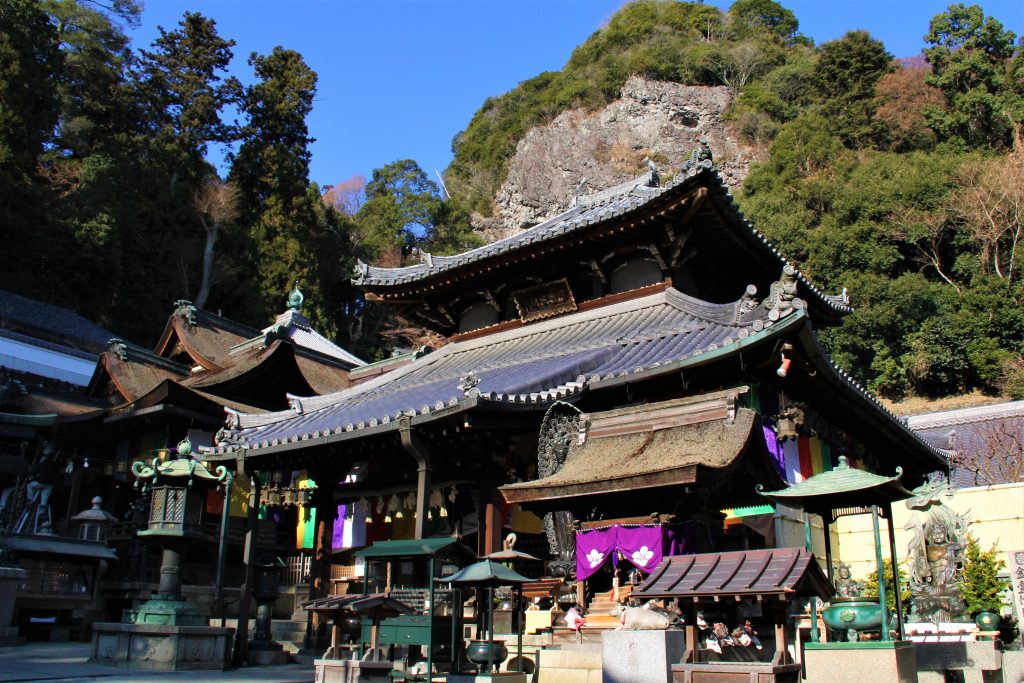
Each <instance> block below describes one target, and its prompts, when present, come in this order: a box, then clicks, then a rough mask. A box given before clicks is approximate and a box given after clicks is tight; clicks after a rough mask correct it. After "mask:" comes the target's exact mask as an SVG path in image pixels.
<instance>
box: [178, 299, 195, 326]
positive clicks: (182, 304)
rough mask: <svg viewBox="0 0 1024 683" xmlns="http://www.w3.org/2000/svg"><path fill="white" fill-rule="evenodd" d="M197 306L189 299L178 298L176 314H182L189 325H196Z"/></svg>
mask: <svg viewBox="0 0 1024 683" xmlns="http://www.w3.org/2000/svg"><path fill="white" fill-rule="evenodd" d="M197 310H198V309H197V308H196V306H195V304H193V303H192V302H191V301H189V300H188V299H178V300H177V301H175V302H174V315H180V316H181V317H182V318H184V319H185V321H186V322H187V323H188V325H189V327H195V326H196V324H197V323H196V311H197Z"/></svg>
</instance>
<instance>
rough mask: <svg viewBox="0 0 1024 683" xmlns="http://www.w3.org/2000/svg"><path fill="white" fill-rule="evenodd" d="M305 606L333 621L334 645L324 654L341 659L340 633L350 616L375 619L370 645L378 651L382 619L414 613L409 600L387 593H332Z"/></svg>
mask: <svg viewBox="0 0 1024 683" xmlns="http://www.w3.org/2000/svg"><path fill="white" fill-rule="evenodd" d="M302 607H303V608H305V609H306V611H308V612H313V613H314V614H317V615H320V616H322V617H324V618H330V619H331V620H332V623H333V626H332V628H331V647H330V649H328V650H327V652H325V653H324V656H323V658H324V659H341V657H340V652H341V650H340V648H339V647H338V646H339V645H340V644H341V643H340V640H341V638H340V636H341V633H342V631H343V630H344V627H343V624H342V622H343V620H344V619H345V618H346V617H362V616H368V617H370V619H371V621H372V626H371V629H370V633H371V637H370V647H371V651H373V652H376V650H377V639H378V630H379V628H380V620H381V619H382V618H384V617H393V616H398V615H399V614H409V613H410V612H412V609H410V608H409V607H408V606H407V605H406V604H405V603H402V602H399V601H398V600H395V599H394V598H391V597H389V596H388V595H387V594H386V593H373V594H370V595H365V594H363V593H355V594H349V595H330V596H328V597H326V598H318V599H316V600H309V601H307V602H304V603H302Z"/></svg>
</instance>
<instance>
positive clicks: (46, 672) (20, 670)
mask: <svg viewBox="0 0 1024 683" xmlns="http://www.w3.org/2000/svg"><path fill="white" fill-rule="evenodd" d="M88 659H89V644H88V643H29V644H27V645H21V646H17V647H0V683H14V681H108V682H109V683H177V682H178V681H180V682H181V683H219V682H220V681H254V682H256V683H310V682H311V681H312V680H313V667H312V665H303V664H286V665H284V666H263V667H246V668H242V669H236V670H234V671H224V672H219V671H182V672H178V673H151V672H148V671H134V670H132V669H119V668H115V667H111V666H100V665H98V664H89V663H88Z"/></svg>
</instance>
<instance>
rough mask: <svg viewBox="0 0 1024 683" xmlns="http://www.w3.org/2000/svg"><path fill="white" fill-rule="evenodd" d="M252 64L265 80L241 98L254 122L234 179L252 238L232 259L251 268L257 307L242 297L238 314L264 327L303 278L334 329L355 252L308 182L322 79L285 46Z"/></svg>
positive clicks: (310, 303) (313, 304)
mask: <svg viewBox="0 0 1024 683" xmlns="http://www.w3.org/2000/svg"><path fill="white" fill-rule="evenodd" d="M249 64H250V65H251V66H252V67H253V69H254V71H255V74H256V78H257V79H258V80H257V81H256V82H255V83H254V84H253V85H251V86H249V87H248V88H247V89H246V91H245V94H244V97H243V99H242V109H243V113H244V114H245V115H246V116H247V117H248V121H247V123H246V124H245V125H244V126H243V128H242V145H241V147H240V148H239V150H238V154H237V155H235V156H234V157H233V158H232V164H231V173H230V175H229V180H230V181H231V182H232V183H233V184H234V185H236V186H237V187H238V191H239V195H240V211H239V213H240V216H239V223H240V224H241V226H243V227H244V228H245V229H246V230H247V235H248V244H247V245H246V248H244V249H243V248H239V246H240V245H239V246H236V247H235V250H234V254H233V256H234V258H235V259H236V266H237V267H238V268H246V267H248V271H247V273H248V278H249V280H248V282H247V283H246V284H244V285H241V287H240V289H241V293H243V294H244V297H245V299H246V300H248V301H250V302H252V305H250V306H244V301H243V300H236V301H235V302H233V303H234V304H235V305H236V306H242V307H241V308H240V309H238V308H236V309H235V310H238V313H239V317H242V318H245V319H247V320H249V321H250V322H252V323H254V324H264V323H265V321H266V319H267V318H268V317H270V316H271V315H273V314H274V313H276V312H279V311H280V310H281V309H282V307H283V306H282V304H283V301H284V298H285V297H286V295H287V292H288V291H289V290H290V289H291V287H292V283H293V282H294V281H296V280H298V281H299V282H300V285H301V287H302V289H303V291H304V293H306V301H307V306H306V313H307V315H309V316H310V318H311V319H312V320H313V321H314V323H315V324H316V325H317V326H318V327H320V328H321V329H322V330H326V331H327V332H328V333H329V332H331V331H332V330H334V329H335V325H336V324H337V321H336V320H335V319H334V316H333V314H332V313H331V312H330V310H329V308H330V306H331V305H332V304H331V301H332V300H333V301H334V304H333V305H334V306H340V305H343V304H342V302H340V301H339V300H338V298H337V296H338V295H337V287H338V283H339V282H340V281H342V280H343V279H345V278H347V277H348V274H349V272H350V268H351V262H350V260H349V256H348V255H349V254H350V252H351V249H350V247H349V245H348V239H349V237H348V225H347V222H346V220H345V219H344V218H343V217H342V216H341V215H340V214H339V213H338V212H337V210H335V209H334V208H333V207H330V206H328V205H327V204H325V203H324V201H323V200H322V197H321V195H320V191H319V188H317V187H315V186H313V185H311V184H310V181H309V160H310V152H309V145H310V143H312V142H313V138H311V137H310V136H309V129H308V127H307V126H306V116H308V115H309V113H310V111H312V108H313V99H314V97H315V96H316V83H317V76H316V73H315V72H314V71H313V70H312V69H310V68H309V66H307V65H306V63H305V61H304V60H303V59H302V55H300V54H299V53H298V52H295V51H294V50H286V49H284V48H283V47H280V46H279V47H276V48H274V50H273V51H272V52H271V53H270V54H269V55H258V54H256V53H253V54H252V55H251V56H250V57H249ZM246 252H248V256H249V258H247V257H246ZM247 262H248V263H247ZM332 292H333V293H334V294H335V297H334V298H332V296H331V293H332Z"/></svg>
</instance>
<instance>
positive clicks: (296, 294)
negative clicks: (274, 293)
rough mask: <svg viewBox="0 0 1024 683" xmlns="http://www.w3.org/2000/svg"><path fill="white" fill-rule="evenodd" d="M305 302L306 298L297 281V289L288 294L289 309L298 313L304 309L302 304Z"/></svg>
mask: <svg viewBox="0 0 1024 683" xmlns="http://www.w3.org/2000/svg"><path fill="white" fill-rule="evenodd" d="M305 300H306V297H304V296H303V295H302V292H301V291H300V290H299V281H298V280H296V281H295V287H294V288H292V291H291V292H289V293H288V308H290V309H292V310H293V311H296V312H297V311H298V310H299V309H300V308H302V302H303V301H305Z"/></svg>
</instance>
